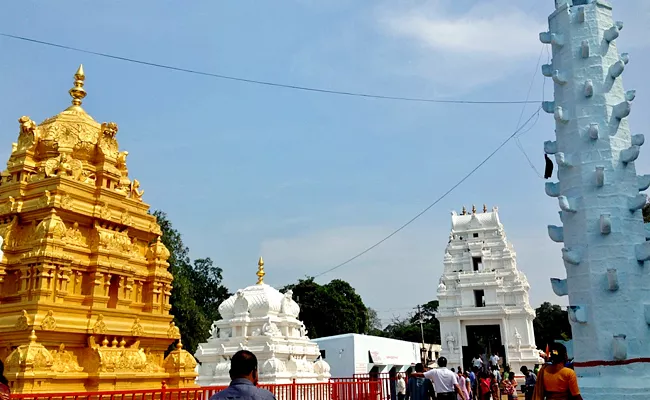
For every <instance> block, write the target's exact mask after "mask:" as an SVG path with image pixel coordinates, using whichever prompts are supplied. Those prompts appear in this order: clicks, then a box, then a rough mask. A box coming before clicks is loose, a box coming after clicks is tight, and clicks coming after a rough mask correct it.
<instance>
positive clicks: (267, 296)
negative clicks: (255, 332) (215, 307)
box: [219, 284, 284, 320]
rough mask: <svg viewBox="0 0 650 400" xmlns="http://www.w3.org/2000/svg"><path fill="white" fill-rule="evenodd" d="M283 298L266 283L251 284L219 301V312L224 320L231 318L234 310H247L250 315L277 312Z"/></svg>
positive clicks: (265, 314)
mask: <svg viewBox="0 0 650 400" xmlns="http://www.w3.org/2000/svg"><path fill="white" fill-rule="evenodd" d="M242 298H243V299H245V301H243V300H242ZM283 298H284V295H283V294H282V293H280V292H279V291H278V290H276V289H274V288H273V287H271V286H269V285H267V284H260V285H253V286H249V287H247V288H245V289H241V290H238V291H237V293H236V294H234V295H232V296H230V297H229V298H228V299H227V300H226V301H224V302H223V303H221V305H220V306H219V314H221V317H222V318H223V319H224V320H228V319H230V318H232V317H233V316H234V315H235V313H236V312H237V313H240V312H246V311H247V312H248V313H249V314H250V316H251V317H263V316H267V315H269V314H279V313H280V309H281V308H282V299H283ZM238 299H240V301H239V302H237V300H238ZM240 307H244V308H246V310H242V309H240ZM236 308H237V310H236Z"/></svg>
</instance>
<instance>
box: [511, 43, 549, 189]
mask: <svg viewBox="0 0 650 400" xmlns="http://www.w3.org/2000/svg"><path fill="white" fill-rule="evenodd" d="M545 47H546V46H545V45H542V48H541V49H540V51H539V57H538V58H537V64H536V65H535V71H534V72H533V77H532V78H531V80H530V85H529V86H528V92H527V93H526V100H528V99H529V98H530V93H531V91H532V90H533V85H534V84H535V77H537V74H538V71H539V65H540V64H541V61H542V55H543V54H544V48H545ZM542 87H543V86H542ZM542 90H543V89H542ZM542 93H543V92H542ZM542 100H543V99H542ZM525 111H526V105H525V104H524V105H523V107H521V113H519V119H518V120H517V125H515V128H518V127H519V124H520V123H521V120H522V118H523V117H524V112H525ZM538 116H539V114H538ZM538 120H539V118H538V119H537V120H535V122H534V123H533V125H532V126H531V127H530V129H532V127H533V126H535V124H536V123H537V121H538ZM530 129H529V130H528V131H530ZM528 131H525V132H522V133H520V134H518V135H517V136H515V144H516V145H517V147H518V148H519V150H520V151H521V152H522V154H523V155H524V157H525V158H526V161H528V165H530V168H531V169H532V170H533V171H534V172H535V175H537V177H538V178H540V179H543V178H544V177H543V176H542V174H541V173H540V172H539V170H538V169H537V167H536V166H535V164H534V163H533V162H532V161H531V159H530V157H529V156H528V153H526V150H525V149H524V146H523V145H522V144H521V141H520V140H519V138H520V137H521V136H522V135H523V134H524V133H526V132H528Z"/></svg>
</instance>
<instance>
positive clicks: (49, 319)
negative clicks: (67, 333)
mask: <svg viewBox="0 0 650 400" xmlns="http://www.w3.org/2000/svg"><path fill="white" fill-rule="evenodd" d="M41 329H42V330H44V331H53V330H55V329H56V320H55V319H54V311H52V310H49V311H48V312H47V315H46V316H45V318H43V321H42V322H41Z"/></svg>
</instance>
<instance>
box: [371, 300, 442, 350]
mask: <svg viewBox="0 0 650 400" xmlns="http://www.w3.org/2000/svg"><path fill="white" fill-rule="evenodd" d="M438 305H439V304H438V300H432V301H430V302H428V303H426V304H424V305H423V306H421V307H420V312H419V313H418V312H417V311H415V312H413V313H411V314H410V315H409V316H407V317H406V318H396V319H394V320H393V322H391V323H390V324H388V326H386V328H384V331H383V336H386V337H389V338H393V339H399V340H406V341H409V342H415V343H420V342H422V333H424V342H425V343H440V322H439V321H438V319H437V318H436V314H435V313H436V312H437V311H438ZM420 319H422V329H420Z"/></svg>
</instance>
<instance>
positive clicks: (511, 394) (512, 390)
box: [503, 374, 517, 400]
mask: <svg viewBox="0 0 650 400" xmlns="http://www.w3.org/2000/svg"><path fill="white" fill-rule="evenodd" d="M503 392H504V393H505V394H506V395H508V400H517V380H516V379H515V374H511V375H510V376H509V377H508V379H504V380H503Z"/></svg>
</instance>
